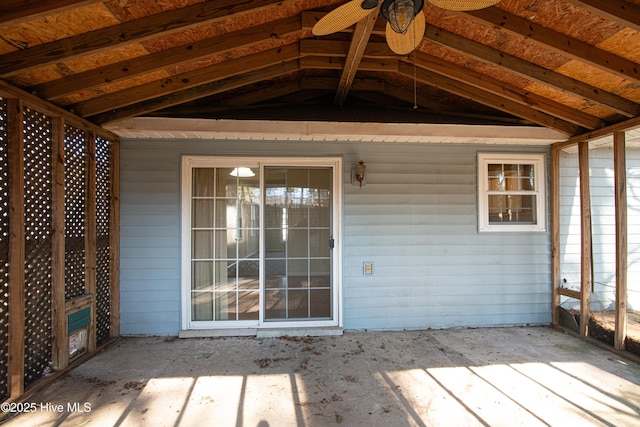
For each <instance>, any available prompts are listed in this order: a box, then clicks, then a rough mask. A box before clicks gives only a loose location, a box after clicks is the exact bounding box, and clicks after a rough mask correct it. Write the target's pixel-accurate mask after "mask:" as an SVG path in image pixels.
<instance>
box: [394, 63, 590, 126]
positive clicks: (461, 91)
mask: <svg viewBox="0 0 640 427" xmlns="http://www.w3.org/2000/svg"><path fill="white" fill-rule="evenodd" d="M398 71H399V72H400V73H401V74H404V75H405V76H408V77H411V78H413V76H414V69H413V66H411V65H409V64H406V63H404V62H401V63H400V64H399V67H398ZM416 78H417V79H418V81H421V82H422V83H425V84H429V85H432V86H435V87H437V88H439V89H442V90H444V91H447V92H450V93H454V94H456V95H458V96H462V97H464V98H467V99H471V100H473V101H475V102H478V103H480V104H484V105H487V106H489V107H491V108H495V109H497V110H500V111H504V112H507V113H509V114H512V115H515V116H518V117H521V118H524V119H526V120H529V121H531V122H533V123H537V124H539V125H542V126H546V127H548V128H551V129H555V130H557V131H559V132H562V133H564V134H567V135H573V134H575V133H576V132H578V131H579V129H580V127H579V126H576V125H574V124H573V123H569V122H566V121H564V120H560V119H558V118H556V117H552V116H550V115H548V114H546V113H543V112H540V111H537V110H535V109H533V108H531V107H528V106H525V105H522V104H519V103H516V102H513V101H511V100H508V99H505V98H501V97H498V96H496V95H494V94H492V93H489V92H486V91H484V90H482V89H479V88H476V87H473V86H471V85H468V84H466V83H462V82H459V81H457V80H454V79H451V78H448V77H445V76H441V75H439V74H436V73H434V72H432V71H428V70H425V69H424V68H420V69H418V70H417V71H416Z"/></svg>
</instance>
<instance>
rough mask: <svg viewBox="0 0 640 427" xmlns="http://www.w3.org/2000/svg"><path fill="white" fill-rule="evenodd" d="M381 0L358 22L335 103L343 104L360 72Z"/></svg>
mask: <svg viewBox="0 0 640 427" xmlns="http://www.w3.org/2000/svg"><path fill="white" fill-rule="evenodd" d="M381 5H382V3H381V2H379V3H378V6H377V7H375V8H374V9H373V10H372V11H371V13H369V14H368V15H367V17H366V18H365V19H363V20H362V21H360V22H358V23H357V24H356V29H355V30H354V32H353V37H352V38H351V45H350V46H349V52H347V58H346V60H345V66H344V69H343V70H342V74H341V75H340V82H339V83H338V91H337V92H336V97H335V99H334V101H333V103H334V104H335V105H342V104H343V103H344V100H345V99H346V98H347V95H348V94H349V90H350V88H351V83H352V82H353V79H354V78H355V76H356V73H357V72H358V68H359V66H360V62H361V61H362V55H363V54H364V51H365V48H366V46H367V44H368V43H369V38H370V37H371V31H372V30H373V26H374V25H375V23H376V20H377V19H378V12H379V11H380V6H381Z"/></svg>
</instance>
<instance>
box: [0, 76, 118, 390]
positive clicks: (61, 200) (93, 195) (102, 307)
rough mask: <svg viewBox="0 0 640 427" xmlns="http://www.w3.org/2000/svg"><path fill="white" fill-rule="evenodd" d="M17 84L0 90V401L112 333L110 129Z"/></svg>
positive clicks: (113, 165)
mask: <svg viewBox="0 0 640 427" xmlns="http://www.w3.org/2000/svg"><path fill="white" fill-rule="evenodd" d="M2 89H5V90H6V88H5V87H0V94H2ZM17 92H18V93H19V94H18V96H10V97H8V98H4V97H0V401H5V400H8V399H10V400H14V399H18V398H19V397H20V396H21V395H22V394H23V393H24V391H25V390H26V389H28V388H29V387H32V386H33V385H35V384H37V383H40V382H41V380H42V379H43V377H49V378H53V377H55V376H56V374H57V372H60V371H62V370H63V369H64V368H66V367H67V366H68V365H69V363H70V362H71V361H73V360H75V359H74V357H75V358H77V357H78V356H79V355H81V354H86V353H92V352H94V351H95V350H96V345H97V343H105V342H107V341H108V340H109V339H110V338H113V337H115V336H117V335H118V332H119V323H118V314H119V302H118V294H119V291H118V289H117V285H118V280H119V279H118V273H117V268H118V264H119V263H118V252H117V251H118V246H119V242H118V240H117V236H118V232H117V230H118V219H117V213H118V206H117V200H118V196H117V193H118V180H117V176H118V175H117V162H118V160H117V143H118V141H117V138H115V137H113V136H112V135H111V134H109V133H108V132H106V131H104V130H102V129H100V128H97V127H96V126H95V125H92V124H90V123H88V122H85V121H83V120H82V119H78V118H76V117H73V116H71V115H70V114H68V113H66V112H64V111H62V110H60V109H57V107H52V106H49V105H46V104H40V103H39V101H38V100H36V99H35V98H34V97H31V96H30V95H29V94H24V93H23V92H19V91H17ZM10 95H13V92H12V93H10ZM23 98H25V99H26V101H25V99H23ZM32 104H33V105H32ZM41 105H42V106H41ZM102 134H104V135H109V137H104V136H101V135H102ZM10 213H11V216H10V215H9V214H10ZM79 311H81V312H83V313H84V312H89V313H90V317H89V320H88V321H87V324H86V332H85V333H86V334H87V339H86V346H85V347H86V348H84V349H81V350H82V351H80V352H77V351H76V350H77V349H76V348H75V347H74V346H75V342H74V344H73V345H72V344H70V343H69V339H70V336H71V335H73V334H72V333H73V332H74V330H72V329H70V323H73V322H70V321H69V316H72V315H74V313H77V312H79ZM72 347H73V350H74V351H71V348H72ZM50 374H51V375H50Z"/></svg>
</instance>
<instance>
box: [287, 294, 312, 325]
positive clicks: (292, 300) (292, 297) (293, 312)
mask: <svg viewBox="0 0 640 427" xmlns="http://www.w3.org/2000/svg"><path fill="white" fill-rule="evenodd" d="M288 308H289V316H288V317H289V318H290V319H296V318H299V319H302V318H305V317H308V316H309V314H308V313H309V291H308V290H306V289H302V290H294V291H289V304H288Z"/></svg>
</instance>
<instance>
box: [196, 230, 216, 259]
mask: <svg viewBox="0 0 640 427" xmlns="http://www.w3.org/2000/svg"><path fill="white" fill-rule="evenodd" d="M191 241H192V243H191V244H192V248H191V254H192V255H191V256H192V257H193V258H194V259H211V258H213V231H211V230H194V231H193V233H192V237H191Z"/></svg>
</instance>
